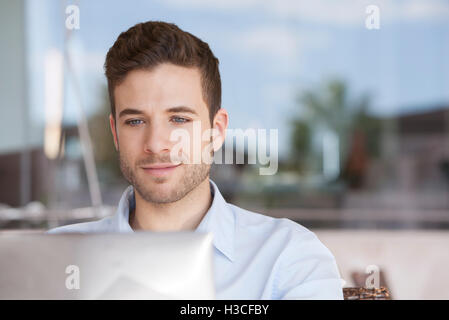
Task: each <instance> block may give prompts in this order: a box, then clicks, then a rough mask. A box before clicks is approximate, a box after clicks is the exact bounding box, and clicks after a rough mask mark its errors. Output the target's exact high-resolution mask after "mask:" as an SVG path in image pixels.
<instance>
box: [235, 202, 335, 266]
mask: <svg viewBox="0 0 449 320" xmlns="http://www.w3.org/2000/svg"><path fill="white" fill-rule="evenodd" d="M228 205H229V206H230V208H231V210H232V211H233V212H234V216H235V220H236V230H238V231H239V232H240V234H241V235H242V236H244V237H245V239H246V240H247V241H248V240H251V239H249V238H254V240H256V241H263V242H264V243H265V244H268V243H270V246H271V247H277V248H279V258H281V259H282V260H291V259H298V260H301V259H308V258H310V257H313V258H318V259H319V260H321V261H330V262H333V261H334V260H335V258H334V256H333V254H332V253H331V251H330V250H329V249H328V248H327V247H326V246H325V245H324V244H323V243H322V242H321V241H320V240H319V239H318V237H317V236H316V234H315V233H314V232H312V231H311V230H309V229H308V228H306V227H304V226H303V225H301V224H300V223H297V222H295V221H292V220H290V219H287V218H274V217H270V216H266V215H263V214H260V213H257V212H253V211H249V210H245V209H242V208H240V207H237V206H235V205H232V204H228Z"/></svg>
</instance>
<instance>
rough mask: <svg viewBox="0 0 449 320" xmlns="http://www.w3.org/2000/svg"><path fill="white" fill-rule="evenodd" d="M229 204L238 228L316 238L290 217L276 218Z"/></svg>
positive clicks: (293, 236) (294, 236)
mask: <svg viewBox="0 0 449 320" xmlns="http://www.w3.org/2000/svg"><path fill="white" fill-rule="evenodd" d="M228 206H229V208H230V209H231V211H232V212H233V213H234V216H235V219H236V226H237V228H240V227H241V228H251V227H257V228H259V229H265V230H267V231H271V233H276V234H284V235H288V236H290V237H292V238H297V237H301V238H311V239H314V238H316V236H315V234H314V233H313V232H312V231H310V230H309V229H307V228H306V227H304V226H303V225H301V224H299V223H297V222H295V221H292V220H290V219H287V218H274V217H271V216H267V215H264V214H261V213H258V212H254V211H249V210H246V209H243V208H240V207H238V206H236V205H233V204H230V203H228Z"/></svg>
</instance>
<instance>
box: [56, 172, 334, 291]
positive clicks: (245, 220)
mask: <svg viewBox="0 0 449 320" xmlns="http://www.w3.org/2000/svg"><path fill="white" fill-rule="evenodd" d="M209 181H210V185H211V192H212V195H213V201H212V205H211V207H210V208H209V210H208V211H207V213H206V215H205V216H204V218H203V219H202V220H201V223H200V224H199V225H198V227H197V228H196V230H195V232H211V233H212V234H213V244H214V268H215V270H214V272H215V289H216V297H217V299H268V300H270V299H343V291H342V280H341V278H340V274H339V271H338V267H337V264H336V261H335V258H334V256H333V255H332V253H331V252H330V251H329V249H328V248H327V247H326V246H324V245H323V243H321V241H320V240H318V238H317V237H316V235H315V234H314V233H313V232H311V231H310V230H308V229H306V228H305V227H303V226H301V225H300V224H298V223H295V222H293V221H291V220H289V219H286V218H282V219H278V218H272V217H268V216H264V215H261V214H258V213H255V212H251V211H248V210H244V209H242V208H239V207H237V206H235V205H233V204H230V203H227V202H226V201H225V200H224V198H223V196H222V195H221V193H220V191H219V190H218V188H217V186H216V184H215V183H214V182H213V181H212V180H209ZM133 207H135V198H134V189H133V187H132V186H129V187H128V188H127V189H126V190H125V192H124V193H123V195H122V197H121V199H120V202H119V205H118V208H117V212H116V214H115V215H113V216H110V217H106V218H103V219H101V220H98V221H94V222H84V223H78V224H72V225H67V226H62V227H58V228H54V229H51V230H49V231H48V233H63V232H134V231H133V229H132V228H131V226H130V225H129V220H128V218H129V212H130V209H131V210H132V209H133Z"/></svg>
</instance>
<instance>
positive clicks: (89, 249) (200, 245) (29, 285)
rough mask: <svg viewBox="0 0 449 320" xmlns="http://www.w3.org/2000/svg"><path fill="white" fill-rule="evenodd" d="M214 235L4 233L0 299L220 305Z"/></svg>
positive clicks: (0, 249)
mask: <svg viewBox="0 0 449 320" xmlns="http://www.w3.org/2000/svg"><path fill="white" fill-rule="evenodd" d="M212 259H213V246H212V234H210V233H196V232H164V233H160V232H144V231H140V232H135V233H103V234H101V233H100V234H98V233H96V234H93V233H83V234H78V233H64V234H34V233H33V234H20V233H19V234H16V233H0V299H182V300H184V299H189V300H190V299H192V300H196V299H215V288H214V277H213V260H212Z"/></svg>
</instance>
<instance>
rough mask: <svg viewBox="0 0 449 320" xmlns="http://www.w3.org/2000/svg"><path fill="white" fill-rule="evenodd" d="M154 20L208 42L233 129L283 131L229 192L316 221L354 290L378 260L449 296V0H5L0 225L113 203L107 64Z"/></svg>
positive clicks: (116, 174) (405, 278) (225, 172)
mask: <svg viewBox="0 0 449 320" xmlns="http://www.w3.org/2000/svg"><path fill="white" fill-rule="evenodd" d="M370 5H374V6H376V8H377V9H378V11H376V10H374V11H372V10H367V7H368V6H370ZM77 18H79V20H77ZM377 18H378V20H376V19H377ZM373 19H374V20H373ZM147 20H162V21H166V22H173V23H175V24H177V25H178V26H179V27H180V28H182V29H184V30H185V31H188V32H190V33H192V34H194V35H196V36H198V37H199V38H201V39H202V40H203V41H206V42H207V43H209V45H210V47H211V49H212V51H213V52H214V54H215V55H216V56H217V57H218V58H219V60H220V71H221V77H222V86H223V103H222V107H223V108H226V109H227V110H228V112H229V115H230V126H229V127H230V128H241V129H243V130H245V129H248V128H254V129H267V130H268V129H277V130H278V137H279V145H278V147H279V168H278V172H277V173H276V174H275V175H270V176H264V175H259V170H258V168H259V166H258V165H249V164H239V165H214V167H213V169H212V174H211V178H212V179H213V180H214V181H215V182H216V183H217V185H218V186H219V188H220V190H221V191H222V193H223V195H224V196H225V198H226V199H227V201H229V202H232V203H234V204H236V205H238V206H241V207H243V208H246V209H249V210H253V211H257V212H261V213H263V214H266V215H270V216H274V217H286V218H289V219H292V220H294V221H296V222H298V223H300V224H302V225H304V226H305V227H307V228H309V229H311V230H312V231H314V232H315V233H316V234H317V235H318V237H319V238H320V239H321V240H322V242H323V243H324V244H325V245H326V246H327V247H328V248H329V249H330V250H331V251H332V253H333V254H334V255H335V257H336V259H337V263H338V265H339V268H340V273H341V276H342V278H343V279H344V280H345V282H346V284H345V286H346V287H350V286H365V285H366V278H367V276H368V274H367V268H368V267H369V266H372V265H374V266H377V267H378V270H379V274H378V275H379V277H380V285H384V286H387V287H388V288H389V289H390V292H391V295H392V297H393V298H394V299H449V276H447V274H446V273H447V270H448V268H449V251H448V248H449V1H447V0H423V1H419V0H404V1H400V0H397V1H393V0H391V1H386V0H384V1H376V0H372V1H364V0H363V1H359V0H340V1H330V0H315V1H300V0H272V1H271V0H258V1H255V0H239V1H236V0H226V1H224V0H164V1H162V0H161V1H158V0H148V1H143V0H142V1H141V0H129V1H110V0H95V1H87V0H79V1H59V0H39V1H32V0H0V44H1V49H2V50H0V231H2V232H11V231H43V230H46V229H48V228H51V227H56V226H59V225H64V224H69V223H76V222H84V221H92V220H97V219H100V218H102V217H105V216H108V215H111V214H113V213H114V210H115V206H116V205H117V203H118V200H119V198H120V196H121V194H122V192H123V191H124V189H125V188H126V186H127V182H126V181H125V180H124V179H123V178H122V176H121V173H120V169H119V165H118V160H117V154H116V152H115V149H114V147H113V140H112V136H111V133H110V130H109V127H108V126H109V124H108V119H107V116H108V114H109V101H108V97H107V87H106V79H105V77H104V71H103V64H104V59H105V55H106V52H107V50H108V49H109V47H110V46H112V44H113V43H114V41H115V39H116V38H117V36H118V35H119V34H120V33H121V32H122V31H125V30H127V29H128V28H129V27H131V26H132V25H134V24H136V23H139V22H143V21H147ZM376 21H377V22H378V24H376ZM373 26H374V27H373ZM226 152H233V153H235V154H237V153H239V152H240V153H245V152H246V145H245V144H243V145H238V144H237V145H236V146H235V148H234V149H233V150H226ZM368 269H369V268H368ZM371 269H372V268H371Z"/></svg>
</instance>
